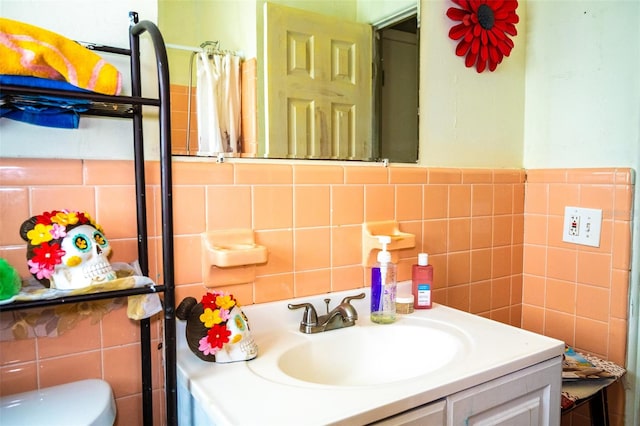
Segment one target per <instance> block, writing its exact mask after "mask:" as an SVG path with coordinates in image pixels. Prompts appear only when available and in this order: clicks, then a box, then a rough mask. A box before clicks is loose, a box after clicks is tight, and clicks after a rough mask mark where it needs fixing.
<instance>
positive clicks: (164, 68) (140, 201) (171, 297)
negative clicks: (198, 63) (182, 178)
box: [0, 12, 177, 426]
mask: <svg viewBox="0 0 640 426" xmlns="http://www.w3.org/2000/svg"><path fill="white" fill-rule="evenodd" d="M129 20H130V26H129V49H122V48H117V47H111V46H103V45H96V44H85V47H87V48H88V49H91V50H95V51H100V52H107V53H113V54H119V55H127V56H129V57H130V66H131V92H132V93H131V96H108V95H100V94H96V93H86V92H68V91H64V90H54V89H38V88H30V87H22V86H8V85H0V93H2V95H3V96H5V99H6V100H7V101H8V102H11V100H12V99H19V98H20V97H21V96H25V95H26V96H29V97H32V96H34V95H46V96H58V97H61V98H67V99H85V100H88V101H91V106H90V107H89V108H88V110H87V111H85V112H83V113H82V114H83V115H94V116H105V117H119V118H127V119H131V120H132V121H133V143H134V167H135V186H136V211H137V228H138V261H139V263H140V268H141V270H142V273H143V274H144V275H148V273H149V262H148V259H149V250H148V231H147V208H146V182H145V158H144V141H143V132H142V107H143V106H155V107H158V109H159V124H160V142H159V143H160V190H161V209H162V259H163V281H164V283H163V284H162V285H156V286H154V287H141V288H133V289H127V290H117V291H110V292H102V293H92V294H83V295H76V296H68V297H61V298H57V299H50V300H49V299H48V300H34V301H22V302H13V303H9V304H6V305H0V311H10V310H17V309H29V308H35V307H45V306H53V305H59V304H66V303H78V302H84V301H89V300H98V299H108V298H115V297H124V296H132V295H137V294H148V293H162V294H163V295H164V301H163V306H164V310H163V315H164V343H163V347H164V368H165V398H166V421H167V424H168V425H176V424H177V389H176V388H177V379H176V328H175V291H174V287H175V286H174V265H173V258H174V257H173V209H172V199H173V197H172V174H171V122H170V105H171V104H170V95H169V63H168V60H167V52H166V48H165V44H164V40H163V38H162V34H161V33H160V30H159V29H158V27H157V26H156V25H155V24H154V23H152V22H150V21H138V14H137V13H136V12H130V13H129ZM144 33H148V34H149V36H150V38H151V41H152V44H153V47H154V50H155V58H156V65H157V72H158V98H157V99H156V98H143V97H141V93H142V82H141V75H140V36H141V35H142V34H144ZM140 343H141V344H140V357H141V360H140V361H141V369H142V408H143V422H144V425H145V426H147V425H149V426H150V425H153V402H152V390H153V386H152V379H151V377H152V371H151V353H152V352H151V327H150V320H149V319H144V320H142V321H140Z"/></svg>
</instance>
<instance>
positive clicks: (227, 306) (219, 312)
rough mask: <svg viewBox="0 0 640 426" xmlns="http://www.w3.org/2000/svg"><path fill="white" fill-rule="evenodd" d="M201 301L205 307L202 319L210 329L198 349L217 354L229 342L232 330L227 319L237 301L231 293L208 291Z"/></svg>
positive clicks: (208, 353) (204, 352) (206, 353)
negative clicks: (228, 326)
mask: <svg viewBox="0 0 640 426" xmlns="http://www.w3.org/2000/svg"><path fill="white" fill-rule="evenodd" d="M200 303H201V304H202V307H203V308H204V312H203V313H202V314H201V315H200V321H201V322H202V323H203V324H204V326H205V327H206V328H208V329H209V330H208V331H207V335H206V336H204V337H202V338H201V339H200V341H199V342H198V343H199V346H198V350H199V351H200V352H202V353H203V354H205V355H215V354H216V353H217V352H218V351H219V350H220V349H222V347H223V346H224V344H225V343H229V336H231V331H230V330H229V329H228V328H227V321H228V320H229V317H230V313H231V309H233V307H234V306H236V305H237V301H236V299H235V298H234V297H233V295H230V294H224V293H217V292H213V293H209V292H207V293H205V294H204V296H202V299H201V300H200Z"/></svg>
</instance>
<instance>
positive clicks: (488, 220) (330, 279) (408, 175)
mask: <svg viewBox="0 0 640 426" xmlns="http://www.w3.org/2000/svg"><path fill="white" fill-rule="evenodd" d="M147 169H148V171H147V176H146V177H147V185H148V186H149V187H150V189H151V194H152V196H150V197H148V203H149V207H150V209H149V218H148V223H149V227H150V235H151V236H152V239H153V243H152V244H151V245H150V252H151V262H150V275H151V277H152V278H153V279H154V280H156V281H157V282H162V277H161V276H160V275H159V273H158V271H161V259H158V258H157V256H156V253H158V252H159V251H160V250H159V248H160V243H161V242H160V239H159V237H158V235H159V234H160V232H159V229H160V221H161V219H160V217H159V211H160V209H159V181H158V164H157V163H149V167H148V168H147ZM544 173H551V172H550V171H545V172H544ZM544 173H543V172H540V173H538V172H537V171H530V172H528V174H529V176H530V179H529V181H528V183H527V186H526V192H527V196H526V198H527V203H526V206H527V207H526V209H527V210H526V212H525V173H524V171H522V170H504V169H496V170H491V169H434V168H419V167H410V166H407V167H399V166H392V167H388V168H385V167H383V166H381V165H367V166H365V165H346V166H343V165H327V164H324V163H321V162H319V163H313V164H309V163H299V164H297V163H296V164H255V163H228V162H227V163H222V164H218V163H213V162H211V163H204V162H190V161H176V162H174V165H173V177H174V191H173V199H174V220H175V224H174V231H175V239H174V244H175V255H176V258H175V278H176V284H177V286H178V287H177V295H176V299H177V301H178V302H179V301H180V300H182V298H184V297H185V296H188V295H192V296H195V297H200V296H201V295H202V293H203V291H204V288H203V286H202V282H203V277H202V267H201V260H200V259H201V251H200V233H201V232H204V231H206V230H214V229H223V228H230V227H249V228H252V229H254V230H255V233H256V239H257V242H258V243H259V244H263V245H265V246H266V247H267V248H268V250H269V261H268V262H267V263H266V264H265V265H259V266H258V267H257V269H256V271H257V276H256V279H255V281H254V282H252V283H246V284H240V285H233V286H228V287H226V288H225V289H226V290H228V291H231V292H233V293H234V295H235V296H236V297H237V298H238V299H239V300H240V301H241V303H244V304H251V303H261V302H267V301H272V300H279V299H285V298H290V297H294V296H295V297H298V296H306V295H310V294H318V293H325V292H330V291H339V290H347V289H358V288H361V287H364V286H368V285H369V280H368V276H369V273H368V270H367V269H366V268H364V267H363V266H362V264H361V262H362V254H361V251H362V248H361V225H362V223H363V221H375V220H389V219H392V220H397V221H398V222H399V223H400V228H401V230H402V231H404V232H410V233H413V234H415V235H416V241H417V244H416V247H415V248H412V249H404V250H402V251H401V253H400V261H399V279H401V280H407V279H409V278H410V267H411V265H412V264H413V263H415V262H416V259H417V253H418V252H419V251H422V250H423V251H427V252H429V253H430V259H431V263H432V264H433V265H434V268H435V282H434V287H435V289H434V299H435V301H436V302H439V303H444V304H447V305H450V306H453V307H456V308H459V309H462V310H465V311H469V312H472V313H475V314H479V315H483V316H486V317H489V318H493V319H496V320H498V321H502V322H505V323H509V324H512V325H515V326H520V325H521V323H522V324H523V325H524V326H525V327H527V328H530V329H534V330H536V331H541V332H545V333H546V332H551V333H550V334H554V332H555V331H554V330H555V329H554V328H553V327H551V328H544V327H545V326H547V325H551V324H554V323H553V322H552V320H549V318H555V317H554V315H555V316H564V315H570V317H569V318H571V319H572V320H571V322H572V323H575V324H576V329H579V327H580V324H582V322H583V321H592V322H595V323H596V324H598V325H599V326H600V328H602V327H604V326H605V325H606V328H607V330H611V331H612V332H614V334H612V336H613V337H610V338H609V339H608V341H609V342H610V343H609V345H608V346H607V350H606V351H607V352H606V353H603V352H604V350H602V351H603V352H600V351H601V349H600V348H599V347H598V348H595V349H598V350H596V351H595V352H596V353H598V354H601V355H611V356H613V355H615V354H619V353H620V351H623V350H624V349H623V347H621V346H620V345H621V343H620V342H622V341H624V340H625V334H624V325H625V323H624V315H625V312H624V309H625V306H624V302H625V301H626V299H624V294H623V291H622V290H621V288H619V286H618V284H616V285H612V284H613V283H614V282H615V283H622V282H623V281H624V279H625V276H627V275H625V269H624V262H623V260H622V259H624V258H625V250H626V253H627V255H628V246H629V245H628V241H629V232H630V231H629V229H628V225H629V217H630V216H628V215H625V213H622V216H620V215H619V213H615V215H614V213H613V212H614V210H615V211H618V210H620V209H621V210H622V211H624V209H627V210H629V209H630V206H631V203H630V197H631V194H632V190H631V185H632V183H631V182H630V177H627V178H624V176H625V173H629V171H628V170H627V171H625V170H621V171H615V172H613V174H610V176H611V177H612V179H613V178H614V177H615V180H613V181H611V182H609V183H598V184H595V183H589V184H588V185H587V186H588V189H587V190H583V187H584V186H583V184H581V183H580V182H582V181H586V182H591V179H595V177H594V176H600V175H601V171H600V170H594V171H591V172H585V171H581V172H580V173H577V174H572V173H570V172H568V171H559V172H557V173H559V174H560V175H561V176H565V182H557V183H558V184H562V185H569V186H571V185H578V186H579V187H580V190H579V192H578V194H579V196H580V197H584V198H578V201H582V200H583V199H584V200H600V199H602V192H598V190H599V189H601V188H600V187H601V186H603V185H604V186H605V187H606V188H607V190H606V191H605V193H607V194H613V195H611V197H612V198H607V199H610V200H611V203H612V204H611V212H612V213H611V215H607V216H605V222H606V223H607V226H605V227H604V229H605V230H607V229H608V230H609V231H605V235H610V236H611V238H612V243H611V245H610V246H609V250H610V251H609V252H608V254H606V253H600V252H598V251H580V250H577V249H569V248H563V247H562V246H561V245H560V244H559V243H557V242H555V241H554V240H553V239H549V237H548V235H552V234H553V232H551V231H548V230H550V229H553V226H557V224H555V225H554V223H555V221H556V219H555V216H556V214H557V211H558V210H557V209H558V207H557V206H556V205H555V204H554V203H555V201H553V200H558V201H557V202H560V201H561V200H564V199H565V198H564V197H563V195H562V191H563V190H564V189H565V187H562V186H560V187H558V188H557V189H556V188H555V185H550V184H548V183H544V182H546V181H544V180H542V181H540V178H538V177H537V176H539V175H540V174H544ZM553 173H556V172H553ZM563 173H564V174H563ZM568 176H571V178H569V177H568ZM625 179H626V180H625ZM0 182H1V183H2V186H1V188H0V200H2V203H1V204H0V217H1V218H2V220H0V231H1V232H0V256H2V257H5V258H7V259H8V260H9V261H10V262H12V263H13V264H14V265H15V266H16V267H17V268H18V269H19V270H20V272H21V274H22V275H25V276H26V274H27V273H28V272H27V268H26V262H25V261H24V258H25V257H24V256H25V247H24V245H23V242H22V240H21V239H20V237H19V236H18V235H17V229H18V228H19V226H20V224H21V223H22V221H23V220H24V219H26V218H27V217H29V216H30V215H32V214H36V213H40V212H42V211H44V210H51V209H54V208H80V209H86V210H87V211H90V212H94V216H95V218H96V220H97V221H98V223H100V224H101V225H102V226H103V227H104V229H105V231H106V234H107V237H108V238H109V239H110V241H111V242H112V244H113V245H114V257H113V259H112V260H113V261H132V260H134V259H135V258H136V256H137V254H136V253H137V249H136V232H135V208H134V199H133V166H132V163H131V162H128V161H86V160H85V161H81V160H34V159H0ZM554 184H555V182H554ZM552 186H553V189H550V187H552ZM569 186H567V189H571V188H570V187H569ZM592 186H593V187H594V188H591V187H592ZM607 191H609V192H607ZM570 193H572V192H571V191H569V192H568V193H567V194H570ZM549 194H552V195H551V196H550V195H549ZM532 197H541V202H540V203H538V202H533V201H531V200H532ZM567 197H570V195H567ZM567 199H570V198H567ZM128 200H130V201H128ZM541 203H542V204H541ZM549 206H553V207H552V208H550V207H549ZM529 220H530V221H531V222H530V223H529V222H528V221H529ZM525 223H527V226H525ZM542 223H545V224H546V225H545V227H544V233H543V234H541V232H543V231H533V230H532V228H531V227H532V226H541V225H540V224H542ZM609 224H610V226H609ZM607 232H608V234H607ZM542 235H545V236H544V237H543V236H542ZM625 238H626V241H627V246H626V248H625V245H624V241H625V240H624V239H625ZM557 250H564V251H568V252H572V251H575V256H576V259H581V261H582V262H585V263H586V264H595V263H594V262H596V263H597V261H598V259H599V257H601V256H604V257H605V259H610V262H611V264H612V265H614V268H613V271H614V272H613V273H612V274H611V276H610V280H611V281H610V283H609V284H608V285H604V284H598V283H595V284H594V283H591V284H589V285H588V286H587V287H588V288H587V289H586V290H585V291H584V292H582V291H580V292H577V293H574V294H575V295H576V296H575V297H576V303H577V304H578V306H582V305H581V304H582V303H583V302H584V301H586V302H588V301H590V300H592V299H597V300H603V298H604V296H605V295H604V294H603V293H602V291H603V290H605V291H607V292H608V293H607V294H609V298H610V300H611V307H612V315H609V316H606V317H605V316H604V313H603V311H602V310H591V309H584V308H582V307H581V308H580V309H578V308H576V309H575V311H574V312H573V314H570V313H569V312H566V311H567V310H569V308H568V307H567V306H565V305H566V302H565V298H566V295H567V292H570V289H567V286H571V285H575V286H577V284H576V283H577V282H579V281H580V280H581V279H582V278H580V277H579V276H578V275H577V273H576V278H575V279H576V282H575V283H574V282H572V281H570V280H567V279H566V277H564V278H563V276H562V275H559V276H555V275H553V274H552V275H551V276H547V275H548V274H547V266H546V262H545V264H544V265H545V266H540V264H539V262H536V261H535V257H534V256H535V255H539V256H542V257H541V258H542V259H546V257H547V256H548V254H547V253H552V254H556V253H555V251H557ZM523 257H524V260H523ZM582 259H584V260H582ZM576 261H578V260H576ZM523 271H524V274H523ZM627 273H628V271H627ZM545 274H546V275H545ZM523 276H524V280H525V282H524V285H523ZM589 276H595V275H594V274H589ZM553 280H558V281H563V283H562V285H560V286H557V289H556V287H555V286H551V284H549V283H550V282H553ZM586 281H587V282H589V278H587V279H586ZM536 283H537V285H544V286H547V287H549V288H553V289H554V290H552V291H548V292H544V293H541V292H539V291H530V290H531V288H532V286H533V285H535V284H536ZM523 288H524V293H523ZM576 288H577V287H576ZM612 290H613V291H612ZM523 302H524V311H523ZM2 315H7V313H3V314H2ZM594 316H595V318H594ZM153 330H154V335H153V336H154V341H157V343H159V342H160V341H159V339H160V336H161V325H160V324H159V322H157V321H154V322H153ZM138 333H139V331H138V328H137V324H135V323H134V322H132V321H130V320H129V319H127V318H126V315H125V312H123V311H122V310H117V311H113V312H110V313H109V314H107V315H106V316H105V317H104V318H102V320H100V321H97V322H95V323H92V322H89V321H87V323H86V324H85V323H81V324H80V325H78V326H77V327H76V328H74V329H73V330H72V331H70V332H69V334H68V335H67V336H65V335H63V336H62V337H58V338H35V339H27V340H15V341H4V342H0V378H1V379H2V380H1V381H0V393H1V394H10V393H15V392H18V391H22V390H27V389H34V388H37V387H39V386H45V385H50V384H55V383H62V382H64V381H67V380H68V376H65V374H64V373H63V372H64V371H66V370H67V368H69V366H73V370H74V376H73V377H74V378H76V376H78V377H77V378H81V377H104V378H106V379H107V380H108V381H109V382H110V383H111V384H112V386H113V387H114V389H115V393H116V397H117V403H118V409H119V411H120V412H121V413H124V414H126V416H125V415H123V417H121V418H139V417H140V413H139V400H140V392H139V387H140V385H139V377H138V370H137V369H138V367H137V365H138V363H139V360H138V356H137V352H138V349H139V344H138ZM572 336H573V335H571V336H569V337H572ZM576 337H578V335H577V336H576ZM563 338H564V337H563ZM568 341H569V342H572V343H576V344H577V345H578V343H580V342H581V340H580V339H577V340H568ZM578 346H579V345H578ZM581 348H583V349H594V348H592V347H591V346H588V345H584V347H581ZM609 348H611V349H609ZM610 350H611V351H610ZM609 351H610V352H609ZM156 355H157V356H156V359H155V362H156V363H157V365H158V368H157V369H156V371H157V377H156V378H157V380H156V381H155V383H154V389H155V394H156V399H159V398H157V397H158V396H159V395H160V392H161V388H162V381H161V379H160V378H161V368H160V365H161V364H160V358H159V357H160V355H161V350H158V352H157V354H156ZM79 367H81V368H79ZM161 404H162V402H161V401H160V402H159V403H158V404H156V410H157V412H158V414H157V419H158V422H159V423H161V422H162V415H161V414H160V413H159V411H160V408H161ZM620 412H622V411H620ZM128 416H133V417H128ZM121 424H122V423H121Z"/></svg>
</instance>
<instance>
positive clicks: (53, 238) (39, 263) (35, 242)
mask: <svg viewBox="0 0 640 426" xmlns="http://www.w3.org/2000/svg"><path fill="white" fill-rule="evenodd" d="M85 224H88V225H91V226H93V227H94V228H96V229H97V230H99V231H100V232H102V228H101V227H100V225H98V224H97V223H95V222H94V220H93V219H92V218H91V216H89V215H88V214H87V213H83V212H77V211H71V210H53V211H50V212H44V213H42V214H41V215H38V216H34V217H32V218H31V219H30V220H27V221H25V223H24V224H23V228H22V229H21V234H22V235H23V238H24V239H25V240H26V241H27V242H28V248H29V250H28V254H27V264H28V265H29V272H31V273H32V274H33V275H34V276H35V277H36V278H37V279H39V280H42V279H49V278H51V275H52V274H53V272H54V270H55V267H56V265H59V264H60V263H62V257H63V256H64V255H65V254H66V252H65V251H64V250H62V249H61V247H60V241H61V240H62V239H63V238H64V237H65V236H66V235H67V232H68V231H70V230H71V229H73V228H75V227H76V226H79V225H85Z"/></svg>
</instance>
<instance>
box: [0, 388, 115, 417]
mask: <svg viewBox="0 0 640 426" xmlns="http://www.w3.org/2000/svg"><path fill="white" fill-rule="evenodd" d="M115 418H116V407H115V401H114V399H113V393H112V392H111V387H110V386H109V384H108V383H107V382H105V381H104V380H100V379H87V380H80V381H78V382H72V383H66V384H64V385H58V386H52V387H49V388H43V389H39V390H34V391H30V392H24V393H19V394H15V395H7V396H4V397H2V398H0V424H2V426H13V425H16V426H18V425H19V426H24V425H30V426H32V425H33V426H36V425H47V426H54V425H60V426H62V425H64V426H86V425H95V426H112V425H113V423H114V422H115Z"/></svg>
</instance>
